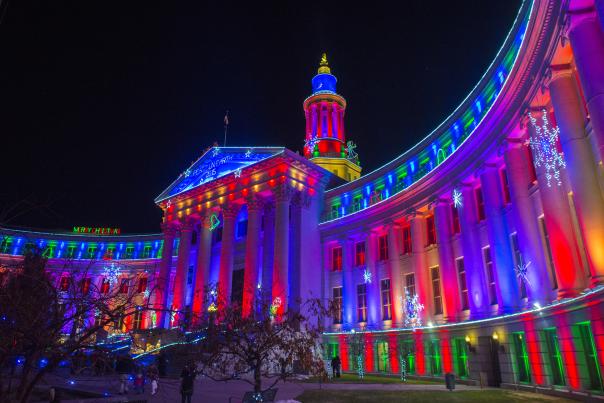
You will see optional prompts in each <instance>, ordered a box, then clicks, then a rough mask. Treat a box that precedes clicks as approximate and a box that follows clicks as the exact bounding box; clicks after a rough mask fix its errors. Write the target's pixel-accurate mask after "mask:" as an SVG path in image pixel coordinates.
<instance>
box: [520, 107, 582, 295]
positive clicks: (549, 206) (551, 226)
mask: <svg viewBox="0 0 604 403" xmlns="http://www.w3.org/2000/svg"><path fill="white" fill-rule="evenodd" d="M540 113H541V112H536V114H537V118H539V115H540ZM528 130H529V133H530V137H531V138H533V137H535V136H536V131H535V127H534V126H533V125H532V124H531V123H529V125H528ZM533 156H534V153H533ZM535 172H536V173H537V184H538V186H539V196H540V197H541V204H542V205H543V215H544V218H545V226H546V229H547V233H548V236H549V244H550V250H551V252H552V260H553V263H554V269H555V275H556V282H557V283H558V297H559V298H566V297H572V296H575V295H577V293H578V292H579V291H580V290H582V289H583V288H584V286H583V277H584V276H583V275H582V273H583V269H582V265H581V257H580V255H579V249H578V247H577V240H576V238H575V233H574V230H573V221H572V217H571V213H570V205H569V202H568V195H567V194H566V191H565V189H566V188H567V186H566V172H565V171H562V172H561V175H560V181H561V185H558V183H557V182H556V181H550V185H548V183H547V178H546V171H545V167H544V166H543V164H541V166H537V165H536V164H535Z"/></svg>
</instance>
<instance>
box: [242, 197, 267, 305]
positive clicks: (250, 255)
mask: <svg viewBox="0 0 604 403" xmlns="http://www.w3.org/2000/svg"><path fill="white" fill-rule="evenodd" d="M262 207H263V204H262V201H261V200H259V199H258V198H257V197H255V196H254V197H249V198H248V199H247V236H246V240H245V271H244V274H243V311H242V313H243V316H248V315H249V314H250V313H251V312H252V310H253V307H254V301H255V297H256V292H257V289H258V280H259V278H258V269H259V267H260V257H259V253H260V220H261V219H262Z"/></svg>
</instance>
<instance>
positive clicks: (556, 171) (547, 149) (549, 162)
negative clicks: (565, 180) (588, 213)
mask: <svg viewBox="0 0 604 403" xmlns="http://www.w3.org/2000/svg"><path fill="white" fill-rule="evenodd" d="M528 117H529V120H530V121H531V125H533V128H534V129H535V133H534V135H532V136H531V138H530V145H531V150H532V151H533V161H534V162H535V166H537V167H543V168H545V178H546V179H547V186H548V187H551V186H552V179H554V180H555V181H556V184H557V185H558V186H560V185H562V180H561V178H560V170H561V169H562V168H565V167H566V162H565V161H564V155H563V154H562V153H561V152H559V151H558V137H559V134H560V129H559V128H558V127H550V125H549V121H548V119H547V111H546V110H545V109H543V111H542V117H541V119H542V121H543V123H542V124H541V125H539V124H538V123H537V119H536V118H534V117H533V115H532V114H531V112H529V114H528Z"/></svg>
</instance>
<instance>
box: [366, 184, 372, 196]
mask: <svg viewBox="0 0 604 403" xmlns="http://www.w3.org/2000/svg"><path fill="white" fill-rule="evenodd" d="M365 193H367V196H369V195H370V194H371V187H369V185H367V186H365Z"/></svg>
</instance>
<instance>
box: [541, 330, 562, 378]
mask: <svg viewBox="0 0 604 403" xmlns="http://www.w3.org/2000/svg"><path fill="white" fill-rule="evenodd" d="M543 332H544V334H545V343H546V345H547V357H548V361H549V367H550V370H551V373H552V383H553V384H554V385H558V386H564V385H565V384H566V381H565V380H564V365H563V363H562V354H560V343H559V342H558V334H557V333H556V328H551V329H545V330H544V331H543Z"/></svg>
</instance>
